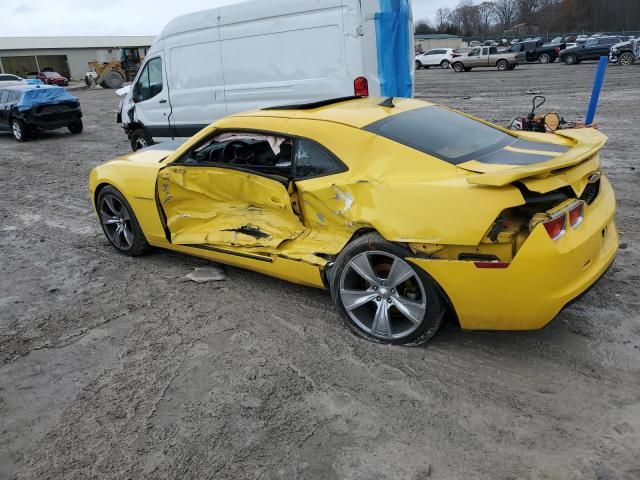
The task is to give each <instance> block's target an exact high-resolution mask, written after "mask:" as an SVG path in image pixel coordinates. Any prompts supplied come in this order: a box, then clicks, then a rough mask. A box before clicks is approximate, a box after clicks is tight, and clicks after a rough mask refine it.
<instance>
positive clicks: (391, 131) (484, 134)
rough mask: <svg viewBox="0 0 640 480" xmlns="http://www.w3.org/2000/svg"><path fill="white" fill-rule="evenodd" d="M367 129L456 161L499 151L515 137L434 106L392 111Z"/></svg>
mask: <svg viewBox="0 0 640 480" xmlns="http://www.w3.org/2000/svg"><path fill="white" fill-rule="evenodd" d="M364 130H366V131H368V132H371V133H375V134H376V135H380V136H382V137H385V138H388V139H390V140H393V141H395V142H398V143H401V144H402V145H405V146H407V147H411V148H413V149H415V150H418V151H420V152H423V153H426V154H429V155H432V156H434V157H437V158H439V159H441V160H444V161H446V162H448V163H451V164H453V165H458V164H460V163H463V162H466V161H468V160H472V159H477V158H479V157H482V156H484V155H487V154H489V153H493V152H496V151H497V150H500V149H502V148H504V147H506V146H507V145H510V144H512V143H514V142H515V141H516V138H514V137H512V136H511V135H509V134H507V133H505V132H503V131H501V130H498V129H497V128H494V127H490V126H489V125H486V124H484V123H481V122H479V121H477V120H473V119H471V118H469V117H465V116H464V115H461V114H459V113H455V112H452V111H451V110H447V109H446V108H442V107H435V106H429V107H422V108H416V109H415V110H410V111H408V112H402V113H398V114H396V115H391V116H390V117H387V118H385V119H383V120H379V121H377V122H375V123H372V124H370V125H368V126H366V127H364Z"/></svg>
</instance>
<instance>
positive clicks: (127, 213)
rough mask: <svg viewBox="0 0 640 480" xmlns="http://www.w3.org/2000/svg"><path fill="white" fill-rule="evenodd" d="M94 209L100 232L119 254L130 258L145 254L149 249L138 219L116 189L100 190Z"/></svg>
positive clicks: (108, 187)
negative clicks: (100, 227) (96, 213)
mask: <svg viewBox="0 0 640 480" xmlns="http://www.w3.org/2000/svg"><path fill="white" fill-rule="evenodd" d="M96 209H97V211H98V218H99V219H100V225H101V226H102V231H103V232H104V234H105V236H106V237H107V239H108V240H109V242H110V243H111V245H113V247H114V248H115V249H116V250H117V251H118V252H119V253H122V254H123V255H128V256H130V257H137V256H140V255H143V254H145V253H147V251H148V250H149V248H150V247H149V244H148V243H147V240H146V239H145V238H144V233H143V232H142V229H141V228H140V224H139V223H138V219H137V218H136V216H135V214H134V213H133V209H132V208H131V206H130V205H129V202H127V200H126V198H124V196H123V195H122V194H121V193H120V192H119V191H118V190H117V189H115V188H114V187H112V186H106V187H104V188H103V189H102V190H100V193H99V194H98V199H97V200H96Z"/></svg>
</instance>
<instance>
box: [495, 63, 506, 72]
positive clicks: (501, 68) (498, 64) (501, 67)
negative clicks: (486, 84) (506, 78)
mask: <svg viewBox="0 0 640 480" xmlns="http://www.w3.org/2000/svg"><path fill="white" fill-rule="evenodd" d="M496 67H498V70H500V71H501V72H504V71H507V70H509V62H507V61H506V60H500V61H498V63H497V64H496Z"/></svg>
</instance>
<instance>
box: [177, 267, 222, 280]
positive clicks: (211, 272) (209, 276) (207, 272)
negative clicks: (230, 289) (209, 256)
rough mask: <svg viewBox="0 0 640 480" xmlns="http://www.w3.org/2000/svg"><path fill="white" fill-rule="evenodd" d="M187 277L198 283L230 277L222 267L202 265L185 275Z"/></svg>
mask: <svg viewBox="0 0 640 480" xmlns="http://www.w3.org/2000/svg"><path fill="white" fill-rule="evenodd" d="M184 278H186V279H188V280H191V281H192V282H196V283H207V282H223V281H225V280H229V277H228V276H227V274H226V273H225V271H224V270H223V269H222V268H221V267H200V268H196V269H195V270H194V271H193V272H191V273H190V274H188V275H185V277H184Z"/></svg>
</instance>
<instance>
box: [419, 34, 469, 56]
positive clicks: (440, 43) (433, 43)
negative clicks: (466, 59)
mask: <svg viewBox="0 0 640 480" xmlns="http://www.w3.org/2000/svg"><path fill="white" fill-rule="evenodd" d="M415 42H416V51H417V52H426V51H427V50H432V49H434V48H460V47H462V37H458V36H456V35H449V34H447V33H431V34H426V35H416V36H415Z"/></svg>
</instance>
